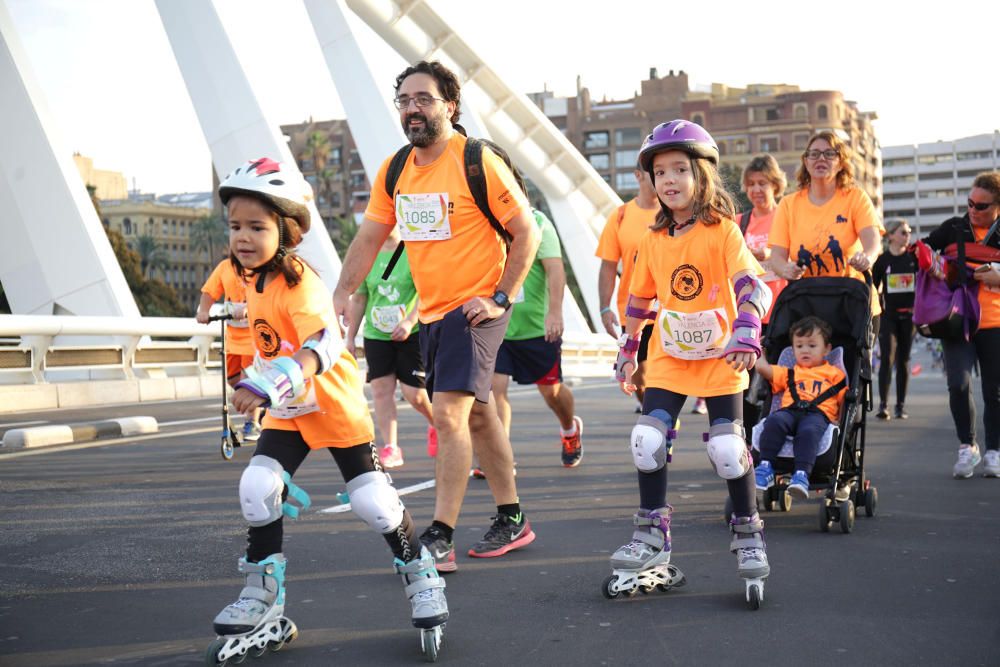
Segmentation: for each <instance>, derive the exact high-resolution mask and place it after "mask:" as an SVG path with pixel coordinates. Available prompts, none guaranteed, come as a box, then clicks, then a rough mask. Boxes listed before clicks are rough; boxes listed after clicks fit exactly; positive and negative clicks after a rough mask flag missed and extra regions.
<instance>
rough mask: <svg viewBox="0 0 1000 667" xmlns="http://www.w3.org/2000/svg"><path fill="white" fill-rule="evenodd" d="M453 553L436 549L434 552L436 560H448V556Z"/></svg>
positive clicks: (448, 550) (449, 550)
mask: <svg viewBox="0 0 1000 667" xmlns="http://www.w3.org/2000/svg"><path fill="white" fill-rule="evenodd" d="M450 553H451V549H444V550H441V549H435V550H434V560H447V558H448V554H450Z"/></svg>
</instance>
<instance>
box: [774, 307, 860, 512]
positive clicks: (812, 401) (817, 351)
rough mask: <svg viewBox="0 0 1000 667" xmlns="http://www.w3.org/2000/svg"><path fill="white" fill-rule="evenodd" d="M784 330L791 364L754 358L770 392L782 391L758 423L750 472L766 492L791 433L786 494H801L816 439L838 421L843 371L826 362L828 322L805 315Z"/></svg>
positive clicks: (830, 333) (806, 484) (844, 383)
mask: <svg viewBox="0 0 1000 667" xmlns="http://www.w3.org/2000/svg"><path fill="white" fill-rule="evenodd" d="M789 333H790V334H791V339H792V350H793V352H794V354H795V364H794V367H791V368H786V367H784V366H777V367H775V366H772V365H771V364H769V363H768V362H767V360H766V359H765V358H764V357H761V358H760V359H758V360H757V363H756V370H757V373H759V374H760V376H761V378H762V379H764V380H767V381H768V382H769V383H770V384H771V390H772V392H774V394H775V395H777V394H778V393H779V392H784V395H783V397H782V401H781V408H780V409H778V410H776V411H774V412H772V413H771V414H770V415H769V416H768V417H767V419H766V420H764V423H763V425H762V430H761V432H760V438H759V445H760V462H759V463H758V465H757V469H756V471H755V474H756V482H757V489H758V490H761V491H766V490H767V489H769V488H770V487H771V486H773V485H774V462H775V460H776V459H777V457H778V455H779V452H780V451H781V449H782V447H783V446H784V444H785V440H786V438H788V437H791V439H792V451H793V455H794V461H795V465H794V471H795V472H794V473H793V474H792V479H791V482H790V483H789V485H788V493H789V494H791V495H792V496H793V497H798V498H802V499H805V498H808V496H809V475H810V474H811V473H812V469H813V466H814V465H815V463H816V457H817V455H818V448H819V444H820V441H821V440H822V439H823V436H824V434H825V433H826V431H827V429H828V428H829V427H830V425H831V424H837V423H839V418H840V410H841V407H842V406H843V403H844V395H845V393H846V391H847V376H846V375H845V373H844V371H843V369H841V368H838V367H837V366H835V365H833V364H831V363H829V362H828V361H827V356H828V355H829V354H830V351H831V349H832V346H831V339H832V336H833V330H832V328H831V327H830V325H829V324H828V323H826V322H825V321H823V320H821V319H820V318H818V317H816V316H813V315H809V316H807V317H804V318H802V319H800V320H798V321H796V322H795V323H794V324H792V326H791V328H790V329H789Z"/></svg>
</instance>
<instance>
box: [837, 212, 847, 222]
mask: <svg viewBox="0 0 1000 667" xmlns="http://www.w3.org/2000/svg"><path fill="white" fill-rule="evenodd" d="M844 222H847V218H845V217H844V216H842V215H839V214H838V215H837V224H840V223H844Z"/></svg>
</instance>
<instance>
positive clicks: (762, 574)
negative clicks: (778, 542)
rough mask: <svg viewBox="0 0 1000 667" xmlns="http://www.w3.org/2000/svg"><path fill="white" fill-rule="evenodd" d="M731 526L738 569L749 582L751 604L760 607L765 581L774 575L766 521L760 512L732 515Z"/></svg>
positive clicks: (748, 591) (747, 594)
mask: <svg viewBox="0 0 1000 667" xmlns="http://www.w3.org/2000/svg"><path fill="white" fill-rule="evenodd" d="M729 528H730V530H731V531H732V533H733V541H732V542H731V543H730V544H729V550H730V551H732V552H733V553H734V554H736V567H737V572H738V573H739V575H740V576H741V577H743V581H744V583H745V584H746V597H747V605H748V606H749V607H750V608H751V609H754V610H756V609H760V604H761V603H762V602H763V601H764V580H765V579H767V576H768V575H769V574H771V566H770V565H768V563H767V552H766V551H765V545H764V522H763V521H761V519H760V515H759V514H757V513H756V512H754V513H753V516H741V517H737V516H736V515H732V518H731V519H730V521H729Z"/></svg>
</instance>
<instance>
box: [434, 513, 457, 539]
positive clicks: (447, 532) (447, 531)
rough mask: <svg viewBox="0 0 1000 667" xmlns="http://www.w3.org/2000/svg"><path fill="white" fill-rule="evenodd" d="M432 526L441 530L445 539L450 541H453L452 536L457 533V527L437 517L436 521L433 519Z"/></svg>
mask: <svg viewBox="0 0 1000 667" xmlns="http://www.w3.org/2000/svg"><path fill="white" fill-rule="evenodd" d="M431 526H433V527H434V528H437V529H438V530H440V531H441V534H442V535H444V539H445V540H446V541H448V542H451V540H452V537H454V535H455V529H454V528H452V527H451V526H449V525H448V524H446V523H444V522H443V521H438V520H437V519H435V520H434V521H431Z"/></svg>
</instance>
